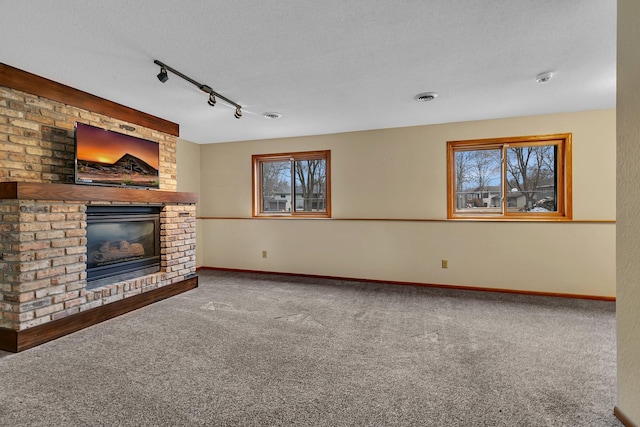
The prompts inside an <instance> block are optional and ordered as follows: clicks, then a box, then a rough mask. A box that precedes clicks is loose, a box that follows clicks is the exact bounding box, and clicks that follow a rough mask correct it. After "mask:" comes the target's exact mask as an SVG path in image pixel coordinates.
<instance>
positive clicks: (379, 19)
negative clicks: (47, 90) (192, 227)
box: [0, 0, 616, 143]
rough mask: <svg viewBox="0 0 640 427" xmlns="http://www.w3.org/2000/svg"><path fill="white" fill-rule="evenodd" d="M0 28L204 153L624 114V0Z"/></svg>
mask: <svg viewBox="0 0 640 427" xmlns="http://www.w3.org/2000/svg"><path fill="white" fill-rule="evenodd" d="M0 28H2V32H3V43H2V47H1V48H0V62H3V63H5V64H7V65H11V66H13V67H16V68H20V69H22V70H25V71H28V72H31V73H34V74H37V75H40V76H42V77H46V78H48V79H51V80H54V81H57V82H60V83H63V84H66V85H69V86H72V87H75V88H77V89H80V90H83V91H86V92H89V93H92V94H94V95H97V96H100V97H103V98H106V99H109V100H111V101H115V102H118V103H120V104H123V105H126V106H129V107H132V108H135V109H138V110H141V111H144V112H146V113H149V114H152V115H155V116H158V117H162V118H164V119H167V120H170V121H173V122H176V123H179V124H180V131H181V137H182V138H184V139H186V140H189V141H193V142H197V143H210V142H224V141H238V140H247V139H263V138H276V137H287V136H299V135H313V134H325V133H335V132H344V131H352V130H364V129H378V128H388V127H400V126H412V125H421V124H433V123H444V122H457V121H467V120H478V119H490V118H499V117H514V116H523V115H537V114H546V113H556V112H566V111H581V110H591V109H600V108H613V107H615V86H616V82H615V78H616V68H615V67H616V1H615V0H561V1H559V0H535V1H534V0H395V1H392V0H386V1H385V0H379V1H373V0H324V1H317V0H273V1H260V0H234V1H224V0H209V1H205V0H201V1H194V0H181V1H175V0H154V1H150V0H135V1H131V0H126V1H125V0H110V1H95V0H84V1H77V0H56V1H36V0H4V1H2V3H1V4H0ZM154 59H159V60H160V61H162V62H164V63H166V64H167V65H169V66H171V67H173V68H175V69H177V70H178V71H181V72H182V73H184V74H186V75H188V76H189V77H191V78H193V79H194V80H196V81H198V82H200V83H204V84H207V85H209V86H211V87H212V88H213V89H214V90H215V91H217V92H219V93H221V94H222V95H224V96H226V97H228V98H230V99H231V100H233V101H235V102H237V103H239V104H241V105H242V106H243V112H244V113H243V117H242V119H240V120H236V119H235V118H234V117H233V112H234V110H233V109H231V108H230V107H228V106H226V105H225V104H224V103H223V102H218V104H217V106H216V107H215V108H211V107H209V106H208V105H207V102H206V101H207V95H206V94H204V93H202V92H200V91H199V90H198V89H197V88H196V87H195V86H192V85H191V84H189V83H187V82H186V81H184V80H182V79H180V78H178V77H177V76H175V75H172V74H170V75H169V80H168V81H167V82H166V83H165V84H162V83H160V82H159V81H158V79H157V78H156V74H158V72H159V71H160V70H159V67H158V66H156V65H155V64H154V63H153V60H154ZM545 71H552V72H554V78H553V79H552V80H551V81H550V82H548V83H547V84H544V85H541V84H538V83H536V81H535V76H536V75H537V74H538V73H541V72H545ZM425 91H435V92H438V93H439V94H440V96H439V97H438V98H437V99H436V100H435V101H432V102H427V103H419V102H416V101H414V100H413V97H414V96H415V95H416V94H418V93H420V92H425ZM268 111H276V112H279V113H281V114H282V115H283V117H282V118H281V119H279V120H268V119H265V118H264V117H263V116H262V114H263V113H264V112H268Z"/></svg>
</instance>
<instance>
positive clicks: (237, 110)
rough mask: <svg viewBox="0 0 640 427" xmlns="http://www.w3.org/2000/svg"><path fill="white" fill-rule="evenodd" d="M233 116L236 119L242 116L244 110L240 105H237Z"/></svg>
mask: <svg viewBox="0 0 640 427" xmlns="http://www.w3.org/2000/svg"><path fill="white" fill-rule="evenodd" d="M233 117H235V118H236V119H239V118H240V117H242V110H241V109H240V107H236V112H235V114H234V115H233Z"/></svg>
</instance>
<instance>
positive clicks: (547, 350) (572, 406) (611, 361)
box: [0, 271, 622, 427]
mask: <svg viewBox="0 0 640 427" xmlns="http://www.w3.org/2000/svg"><path fill="white" fill-rule="evenodd" d="M199 277H200V280H199V281H200V286H199V288H198V289H194V290H192V291H189V292H186V293H183V294H180V295H178V296H176V297H173V298H171V299H167V300H164V301H160V302H158V303H155V304H153V305H151V306H147V307H144V308H142V309H140V310H137V311H134V312H131V313H127V314H125V315H123V316H120V317H118V318H115V319H112V320H109V321H106V322H103V323H101V324H98V325H95V326H92V327H90V328H87V329H84V330H82V331H79V332H76V333H74V334H72V335H68V336H66V337H63V338H60V339H58V340H56V341H53V342H49V343H46V344H43V345H41V346H38V347H36V348H33V349H30V350H26V351H24V352H22V353H18V354H11V353H5V352H2V351H0V425H3V426H438V427H439V426H596V427H599V426H603V427H605V426H621V425H622V424H621V423H620V422H619V421H618V420H617V419H616V418H615V417H614V415H613V407H614V405H615V372H616V370H615V363H616V355H615V303H612V302H603V301H590V300H574V299H563V298H551V297H536V296H525V295H514V294H500V293H485V292H474V291H460V290H450V289H436V288H423V287H414V286H397V285H386V284H379V283H363V282H350V281H338V280H320V279H312V278H297V277H287V276H275V275H260V274H248V273H231V272H219V271H201V272H200V273H199Z"/></svg>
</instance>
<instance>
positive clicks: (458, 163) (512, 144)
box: [447, 134, 572, 219]
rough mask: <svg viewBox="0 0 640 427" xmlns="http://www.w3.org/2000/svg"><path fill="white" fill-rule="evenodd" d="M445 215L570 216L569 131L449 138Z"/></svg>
mask: <svg viewBox="0 0 640 427" xmlns="http://www.w3.org/2000/svg"><path fill="white" fill-rule="evenodd" d="M447 157H448V165H447V170H448V186H449V189H448V198H449V200H448V217H449V218H473V217H476V218H489V217H498V218H504V219H522V218H528V219H570V218H571V213H572V209H571V134H561V135H543V136H530V137H517V138H500V139H494V140H474V141H450V142H448V143H447Z"/></svg>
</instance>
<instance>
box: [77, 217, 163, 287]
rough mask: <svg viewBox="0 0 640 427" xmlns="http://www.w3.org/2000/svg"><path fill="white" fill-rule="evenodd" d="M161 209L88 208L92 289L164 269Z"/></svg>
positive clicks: (88, 276) (88, 274)
mask: <svg viewBox="0 0 640 427" xmlns="http://www.w3.org/2000/svg"><path fill="white" fill-rule="evenodd" d="M159 240H160V214H159V208H155V207H148V206H143V207H137V206H97V207H92V206H90V207H89V209H88V210H87V282H88V287H89V288H94V287H97V286H101V285H103V284H106V283H113V282H115V281H122V280H126V279H131V278H135V277H138V276H141V275H145V274H150V273H153V272H157V271H159V270H160V242H159Z"/></svg>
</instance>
